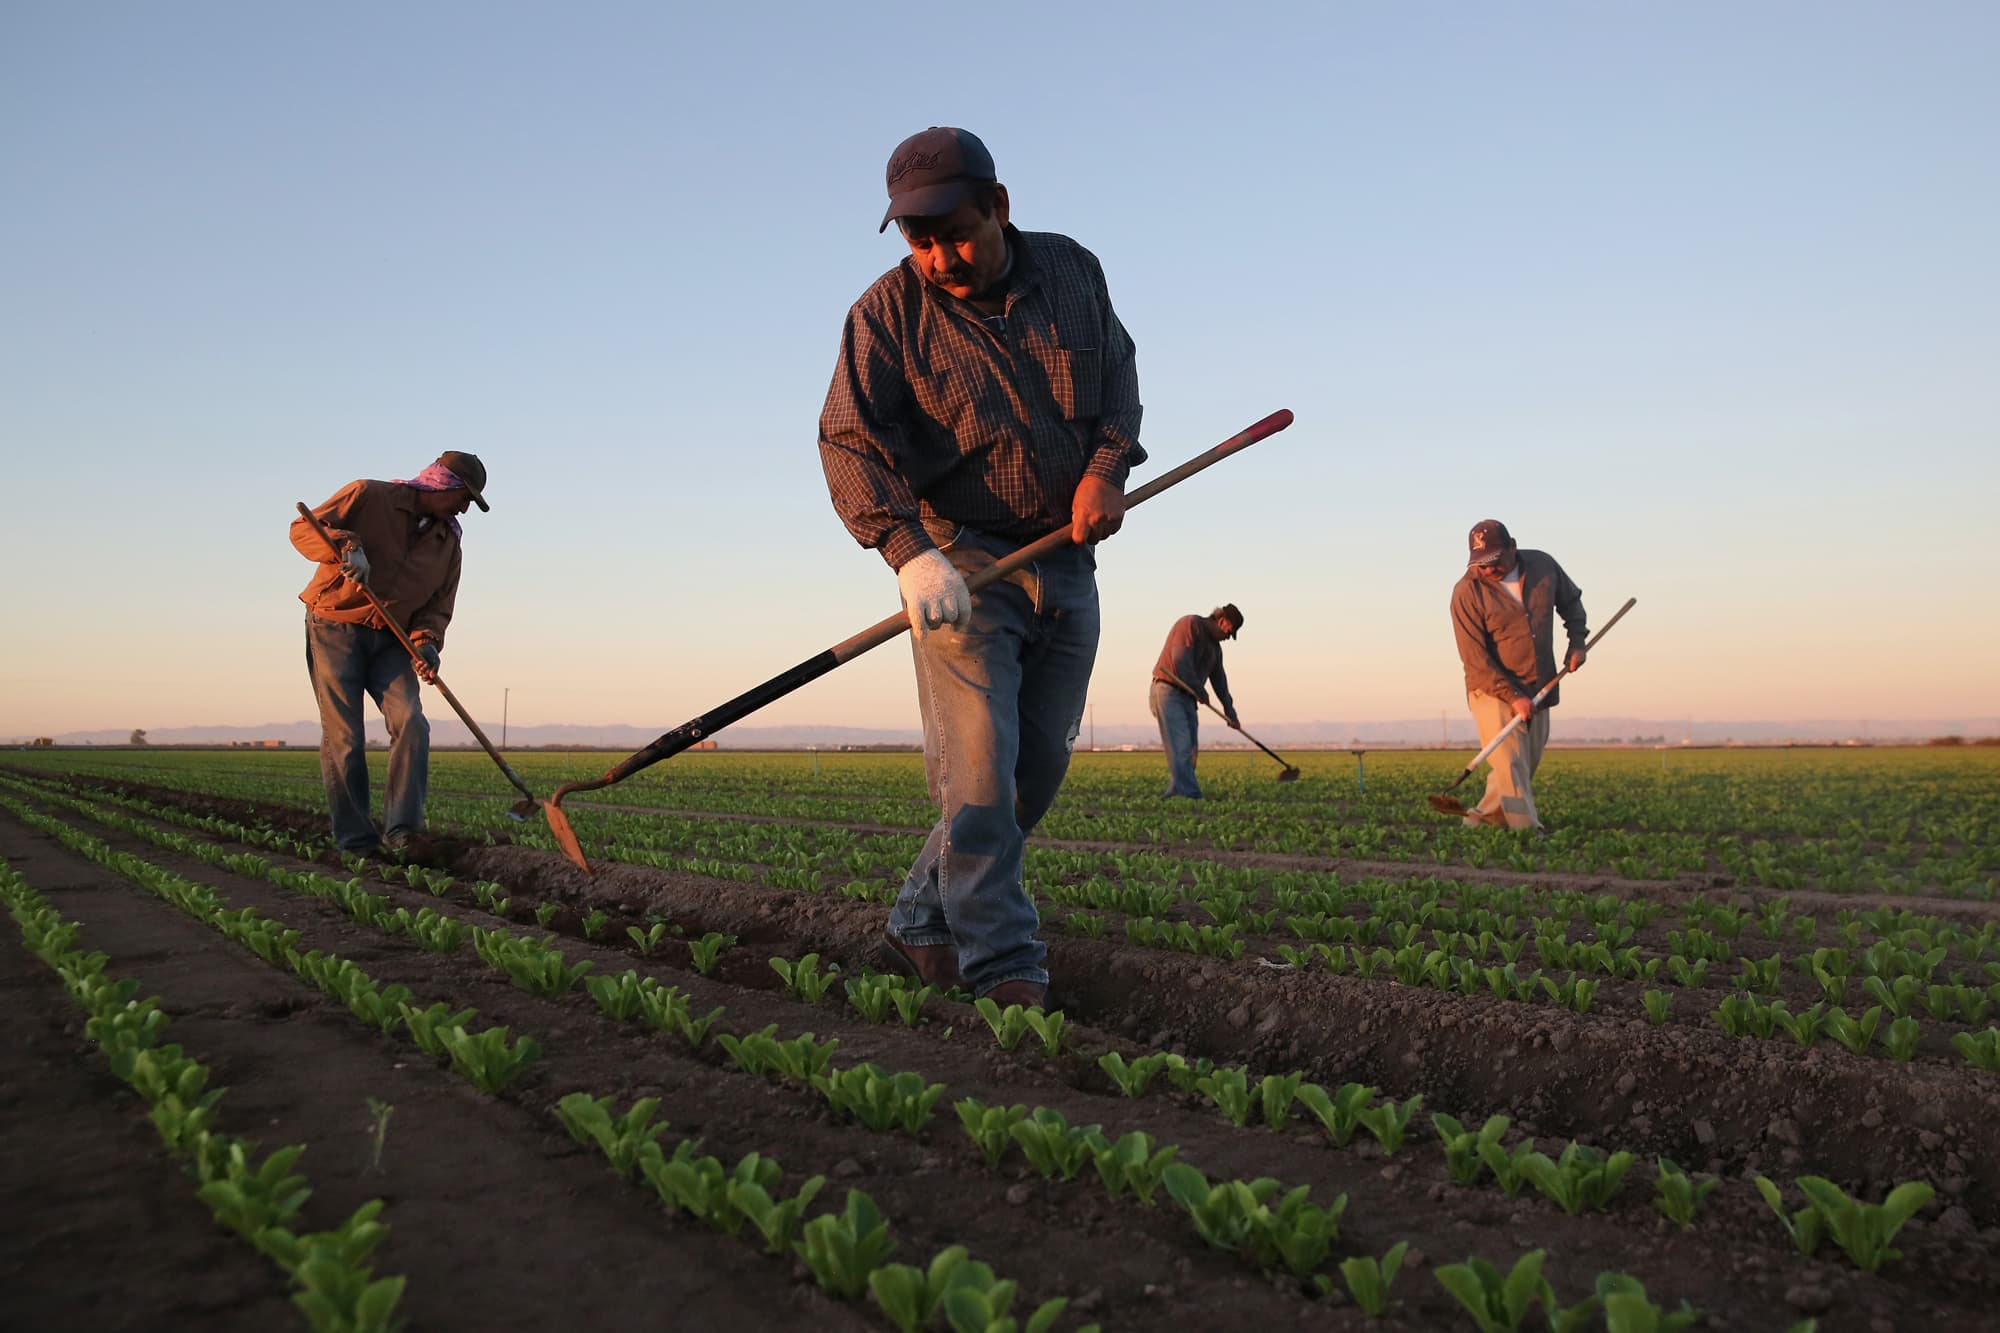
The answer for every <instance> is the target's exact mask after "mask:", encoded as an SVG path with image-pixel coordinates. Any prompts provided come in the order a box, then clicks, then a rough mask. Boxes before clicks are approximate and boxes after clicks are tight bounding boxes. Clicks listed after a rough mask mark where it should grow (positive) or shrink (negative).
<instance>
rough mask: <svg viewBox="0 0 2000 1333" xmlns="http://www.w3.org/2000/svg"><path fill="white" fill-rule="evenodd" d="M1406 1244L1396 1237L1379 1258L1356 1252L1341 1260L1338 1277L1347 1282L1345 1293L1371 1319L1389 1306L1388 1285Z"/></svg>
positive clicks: (1399, 1265) (1405, 1251) (1394, 1276)
mask: <svg viewBox="0 0 2000 1333" xmlns="http://www.w3.org/2000/svg"><path fill="white" fill-rule="evenodd" d="M1409 1248H1410V1242H1408V1241H1406V1240H1399V1241H1397V1242H1396V1243H1395V1244H1394V1245H1391V1246H1390V1247H1389V1252H1388V1253H1387V1254H1385V1255H1383V1256H1382V1257H1381V1258H1380V1259H1377V1258H1375V1257H1374V1256H1373V1255H1366V1254H1358V1255H1355V1256H1354V1257H1353V1258H1351V1259H1343V1260H1341V1261H1340V1277H1341V1281H1343V1282H1345V1283H1346V1284H1347V1294H1348V1295H1349V1296H1352V1297H1353V1298H1354V1303H1355V1304H1356V1305H1357V1306H1359V1307H1360V1308H1361V1313H1363V1314H1365V1315H1367V1316H1368V1317H1369V1318H1370V1319H1379V1318H1381V1316H1382V1315H1383V1314H1384V1313H1385V1312H1386V1311H1387V1310H1388V1308H1389V1286H1390V1284H1391V1283H1393V1282H1395V1280H1396V1270H1398V1269H1399V1268H1401V1267H1402V1266H1403V1255H1404V1254H1406V1253H1408V1251H1409Z"/></svg>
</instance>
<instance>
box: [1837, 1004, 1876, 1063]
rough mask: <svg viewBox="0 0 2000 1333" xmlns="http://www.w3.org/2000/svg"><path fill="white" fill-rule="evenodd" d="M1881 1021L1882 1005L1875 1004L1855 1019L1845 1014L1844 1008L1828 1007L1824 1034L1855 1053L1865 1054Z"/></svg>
mask: <svg viewBox="0 0 2000 1333" xmlns="http://www.w3.org/2000/svg"><path fill="white" fill-rule="evenodd" d="M1881 1021H1882V1006H1881V1005H1879V1004H1878V1005H1876V1006H1874V1007H1873V1008H1871V1009H1870V1010H1869V1011H1868V1012H1867V1013H1865V1014H1863V1015H1861V1017H1860V1019H1859V1020H1858V1021H1857V1020H1855V1019H1852V1018H1849V1017H1848V1016H1847V1011H1846V1010H1844V1009H1829V1010H1828V1011H1827V1015H1826V1034H1827V1035H1828V1036H1829V1037H1832V1038H1833V1039H1834V1040H1835V1041H1837V1042H1839V1043H1840V1044H1841V1045H1842V1046H1845V1047H1846V1048H1847V1049H1848V1050H1849V1051H1852V1052H1853V1053H1854V1054H1856V1055H1866V1054H1867V1053H1868V1046H1869V1043H1871V1042H1873V1041H1874V1040H1875V1029H1876V1027H1877V1025H1878V1024H1880V1023H1881Z"/></svg>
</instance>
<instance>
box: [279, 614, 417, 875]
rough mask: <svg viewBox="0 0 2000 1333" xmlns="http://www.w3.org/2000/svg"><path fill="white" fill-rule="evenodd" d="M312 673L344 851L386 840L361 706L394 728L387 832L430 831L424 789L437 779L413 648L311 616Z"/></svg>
mask: <svg viewBox="0 0 2000 1333" xmlns="http://www.w3.org/2000/svg"><path fill="white" fill-rule="evenodd" d="M306 670H307V671H308V672H309V673H310V674H311V676H312V684H313V697H314V698H315V699H317V700H318V701H319V727H320V736H319V773H320V780H321V781H322V782H324V783H325V784H326V808H327V813H328V814H329V815H331V816H332V818H333V841H334V844H335V845H336V846H338V847H339V848H340V849H341V850H342V851H346V852H365V851H368V850H369V849H371V848H373V847H374V846H375V845H376V843H377V842H379V841H380V840H381V834H379V833H377V831H376V828H375V823H374V821H373V820H371V819H370V818H369V817H368V748H367V733H366V732H365V731H364V730H363V729H362V719H361V701H362V697H363V696H364V695H366V696H367V697H369V698H372V699H373V700H374V701H375V706H376V707H377V708H379V709H381V710H382V722H383V725H384V726H386V727H387V728H388V731H389V791H388V799H387V805H386V808H385V809H384V811H383V819H382V823H383V827H384V828H385V829H386V831H387V832H390V833H415V832H417V831H418V830H420V829H422V828H423V826H424V789H425V786H426V785H427V783H428V782H429V777H430V759H431V724H430V723H429V722H428V721H426V720H425V718H424V703H423V695H422V687H421V686H420V685H419V684H418V683H417V673H416V671H415V669H414V668H412V667H411V665H410V653H409V650H408V649H406V648H404V647H403V645H402V644H401V643H400V642H398V641H397V639H396V636H395V635H394V634H392V633H390V632H389V631H388V630H386V629H369V628H368V627H367V626H365V625H343V624H341V623H339V622H337V621H332V620H321V619H320V618H319V617H317V616H312V615H308V616H307V617H306Z"/></svg>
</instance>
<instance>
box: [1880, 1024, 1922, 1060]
mask: <svg viewBox="0 0 2000 1333" xmlns="http://www.w3.org/2000/svg"><path fill="white" fill-rule="evenodd" d="M1923 1035H1924V1034H1923V1030H1922V1029H1921V1028H1919V1027H1918V1026H1917V1020H1916V1019H1914V1018H1911V1017H1910V1016H1909V1015H1907V1014H1905V1015H1904V1016H1903V1017H1901V1018H1899V1019H1897V1020H1896V1021H1895V1022H1893V1023H1891V1024H1890V1025H1889V1026H1888V1027H1886V1028H1884V1029H1883V1030H1882V1045H1883V1047H1884V1048H1885V1049H1886V1050H1887V1051H1888V1052H1889V1058H1890V1059H1891V1060H1908V1059H1909V1058H1910V1057H1911V1056H1913V1055H1915V1054H1916V1053H1917V1042H1918V1041H1920V1040H1922V1038H1923Z"/></svg>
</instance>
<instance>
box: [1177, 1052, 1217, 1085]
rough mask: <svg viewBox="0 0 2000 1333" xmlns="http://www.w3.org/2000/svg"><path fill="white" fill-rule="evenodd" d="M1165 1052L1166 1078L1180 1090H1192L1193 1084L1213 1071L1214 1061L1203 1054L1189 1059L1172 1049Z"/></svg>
mask: <svg viewBox="0 0 2000 1333" xmlns="http://www.w3.org/2000/svg"><path fill="white" fill-rule="evenodd" d="M1165 1054H1166V1059H1167V1080H1168V1081H1169V1082H1171V1083H1172V1084H1173V1085H1174V1086H1175V1087H1177V1088H1179V1089H1180V1090H1181V1091H1182V1092H1193V1091H1194V1090H1195V1084H1197V1083H1199V1082H1201V1080H1203V1079H1205V1078H1207V1077H1208V1076H1209V1075H1210V1074H1213V1073H1214V1072H1215V1061H1213V1060H1211V1059H1209V1058H1208V1057H1207V1056H1205V1055H1204V1056H1199V1057H1197V1058H1196V1059H1194V1060H1193V1061H1189V1060H1187V1059H1186V1058H1185V1057H1182V1056H1179V1055H1175V1054H1174V1053H1173V1052H1172V1051H1168V1052H1166V1053H1165Z"/></svg>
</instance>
